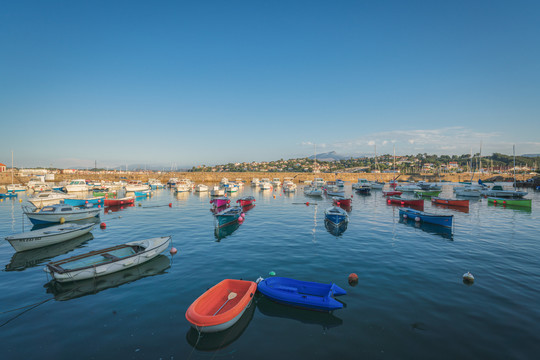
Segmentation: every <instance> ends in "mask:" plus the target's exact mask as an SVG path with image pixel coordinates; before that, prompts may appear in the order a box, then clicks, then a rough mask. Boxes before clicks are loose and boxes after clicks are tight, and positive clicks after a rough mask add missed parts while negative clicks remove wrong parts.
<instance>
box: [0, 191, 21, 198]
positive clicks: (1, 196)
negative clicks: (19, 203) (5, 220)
mask: <svg viewBox="0 0 540 360" xmlns="http://www.w3.org/2000/svg"><path fill="white" fill-rule="evenodd" d="M12 197H17V193H16V192H10V193H9V192H8V193H0V199H3V198H12Z"/></svg>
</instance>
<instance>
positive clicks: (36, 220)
mask: <svg viewBox="0 0 540 360" xmlns="http://www.w3.org/2000/svg"><path fill="white" fill-rule="evenodd" d="M100 211H101V209H100V208H94V207H81V208H78V207H74V206H71V205H65V204H54V205H48V206H44V207H42V208H41V209H35V210H34V209H30V208H28V207H26V206H23V212H24V213H25V214H26V216H28V218H29V219H30V221H31V222H32V224H34V225H35V224H48V223H63V222H68V221H76V220H82V219H89V218H93V217H99V212H100Z"/></svg>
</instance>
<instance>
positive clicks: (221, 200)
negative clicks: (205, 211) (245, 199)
mask: <svg viewBox="0 0 540 360" xmlns="http://www.w3.org/2000/svg"><path fill="white" fill-rule="evenodd" d="M230 203H231V199H229V198H228V197H218V198H214V199H212V200H210V204H212V205H214V208H220V207H223V206H227V205H229V204H230Z"/></svg>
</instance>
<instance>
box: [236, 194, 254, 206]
mask: <svg viewBox="0 0 540 360" xmlns="http://www.w3.org/2000/svg"><path fill="white" fill-rule="evenodd" d="M236 202H237V203H238V204H240V206H249V205H252V204H253V203H254V202H255V198H254V197H253V196H244V197H242V198H240V199H238V200H236Z"/></svg>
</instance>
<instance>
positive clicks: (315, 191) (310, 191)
mask: <svg viewBox="0 0 540 360" xmlns="http://www.w3.org/2000/svg"><path fill="white" fill-rule="evenodd" d="M322 194H323V191H322V189H321V188H320V187H316V186H313V185H311V186H305V187H304V195H307V196H322Z"/></svg>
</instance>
